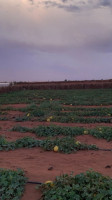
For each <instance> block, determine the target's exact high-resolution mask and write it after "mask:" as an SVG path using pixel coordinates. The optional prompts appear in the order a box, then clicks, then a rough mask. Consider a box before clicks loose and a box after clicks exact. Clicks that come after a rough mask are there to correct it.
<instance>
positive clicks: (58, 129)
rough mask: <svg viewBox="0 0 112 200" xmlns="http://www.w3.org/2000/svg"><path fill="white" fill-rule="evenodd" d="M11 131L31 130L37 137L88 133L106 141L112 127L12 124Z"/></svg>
mask: <svg viewBox="0 0 112 200" xmlns="http://www.w3.org/2000/svg"><path fill="white" fill-rule="evenodd" d="M11 131H18V132H22V133H25V132H31V133H34V134H36V135H37V136H39V137H42V136H47V137H49V136H58V135H64V136H77V135H83V134H85V135H86V134H89V135H92V136H94V137H97V138H102V139H106V140H107V141H110V140H112V128H111V127H96V128H93V129H85V128H82V127H63V126H56V125H51V126H37V127H34V128H28V127H23V126H14V127H13V128H12V129H11Z"/></svg>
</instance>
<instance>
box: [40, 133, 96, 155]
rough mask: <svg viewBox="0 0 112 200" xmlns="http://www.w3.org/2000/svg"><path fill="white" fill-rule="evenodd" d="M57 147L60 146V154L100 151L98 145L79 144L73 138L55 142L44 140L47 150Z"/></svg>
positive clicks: (58, 139)
mask: <svg viewBox="0 0 112 200" xmlns="http://www.w3.org/2000/svg"><path fill="white" fill-rule="evenodd" d="M55 146H58V148H59V150H58V151H59V152H64V153H72V152H76V151H78V150H98V147H96V145H87V144H82V143H79V144H77V143H76V141H75V140H74V138H73V137H70V136H69V137H64V138H56V139H55V140H51V139H46V140H43V143H42V147H43V148H44V149H45V150H48V151H50V150H53V148H54V147H55Z"/></svg>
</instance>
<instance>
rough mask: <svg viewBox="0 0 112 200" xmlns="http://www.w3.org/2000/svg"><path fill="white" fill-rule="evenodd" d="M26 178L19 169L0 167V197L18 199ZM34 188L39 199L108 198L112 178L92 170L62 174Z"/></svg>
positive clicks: (111, 194)
mask: <svg viewBox="0 0 112 200" xmlns="http://www.w3.org/2000/svg"><path fill="white" fill-rule="evenodd" d="M27 180H28V179H27V178H26V177H25V174H24V172H23V171H22V170H21V169H18V170H16V171H14V170H6V169H0V199H1V200H20V199H21V196H22V195H23V192H24V186H25V184H26V183H27ZM36 189H37V190H39V191H41V192H42V196H41V200H49V199H52V200H56V199H59V200H63V199H64V200H74V199H77V200H82V199H83V200H87V199H89V200H99V199H101V200H109V199H111V197H112V179H111V178H110V177H107V176H103V175H102V174H100V173H98V172H95V171H93V170H89V171H86V172H85V173H80V174H78V175H73V173H71V174H69V175H68V174H63V175H60V176H57V177H56V178H55V180H54V181H46V182H45V183H42V184H41V185H40V186H38V187H37V186H36Z"/></svg>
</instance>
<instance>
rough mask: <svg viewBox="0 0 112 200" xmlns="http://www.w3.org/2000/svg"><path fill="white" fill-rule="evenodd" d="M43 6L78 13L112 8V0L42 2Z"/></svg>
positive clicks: (49, 0) (50, 0)
mask: <svg viewBox="0 0 112 200" xmlns="http://www.w3.org/2000/svg"><path fill="white" fill-rule="evenodd" d="M41 3H42V4H44V5H45V6H46V7H57V8H61V9H64V10H66V11H69V12H76V11H80V10H85V9H86V10H87V9H88V10H90V9H97V8H102V7H111V6H112V0H91V1H90V0H89V1H88V0H87V1H85V0H82V1H81V0H77V1H74V0H60V1H57V0H55V1H52V0H48V1H42V2H41Z"/></svg>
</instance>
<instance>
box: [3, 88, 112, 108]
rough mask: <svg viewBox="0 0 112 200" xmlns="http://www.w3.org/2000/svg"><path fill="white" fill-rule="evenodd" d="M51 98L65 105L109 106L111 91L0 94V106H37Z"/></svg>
mask: <svg viewBox="0 0 112 200" xmlns="http://www.w3.org/2000/svg"><path fill="white" fill-rule="evenodd" d="M51 98H52V100H53V101H54V100H57V101H58V102H59V103H61V104H65V105H70V104H72V105H99V106H100V105H101V104H102V105H109V104H111V103H112V89H94V90H93V89H86V90H81V89H80V90H76V89H74V90H21V91H17V92H14V91H13V92H10V93H4V94H0V104H14V103H31V104H32V103H36V104H39V103H42V102H45V101H46V100H50V99H51Z"/></svg>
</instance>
